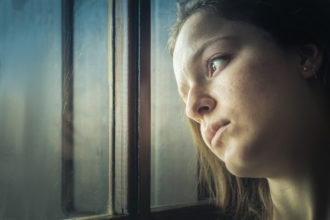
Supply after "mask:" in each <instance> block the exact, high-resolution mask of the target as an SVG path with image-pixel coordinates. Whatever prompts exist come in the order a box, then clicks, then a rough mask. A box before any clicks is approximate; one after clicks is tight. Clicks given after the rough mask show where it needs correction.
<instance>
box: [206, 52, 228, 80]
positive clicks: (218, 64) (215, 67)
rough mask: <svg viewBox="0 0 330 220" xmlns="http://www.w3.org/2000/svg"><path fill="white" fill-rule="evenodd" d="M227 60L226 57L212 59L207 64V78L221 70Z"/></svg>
mask: <svg viewBox="0 0 330 220" xmlns="http://www.w3.org/2000/svg"><path fill="white" fill-rule="evenodd" d="M228 60H229V58H228V57H225V56H223V57H217V58H214V59H211V60H210V61H209V62H208V71H209V72H208V74H209V76H210V77H211V76H212V75H213V73H215V72H217V71H219V70H221V69H223V68H224V65H225V64H226V62H227V61H228Z"/></svg>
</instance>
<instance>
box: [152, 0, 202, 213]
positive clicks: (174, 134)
mask: <svg viewBox="0 0 330 220" xmlns="http://www.w3.org/2000/svg"><path fill="white" fill-rule="evenodd" d="M175 19H176V1H175V0H171V1H163V0H152V1H151V112H152V114H151V121H152V125H151V128H152V129H151V136H152V137H151V138H152V139H151V143H152V145H151V146H152V149H151V205H152V207H159V206H168V205H169V206H172V205H178V204H180V205H183V204H188V203H194V202H197V157H196V150H195V146H194V143H193V141H192V140H193V138H192V135H191V134H190V131H189V127H188V123H187V120H186V117H185V116H184V106H183V103H182V101H181V100H180V98H179V95H178V92H177V88H176V82H175V78H174V73H173V69H172V61H171V57H170V55H169V52H168V49H167V39H168V36H169V30H170V26H171V25H172V24H173V23H174V22H175Z"/></svg>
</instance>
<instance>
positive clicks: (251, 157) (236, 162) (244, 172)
mask: <svg viewBox="0 0 330 220" xmlns="http://www.w3.org/2000/svg"><path fill="white" fill-rule="evenodd" d="M257 155H258V154H251V152H244V151H241V152H227V154H226V155H225V157H224V163H225V165H226V168H227V170H228V171H229V172H230V173H231V174H232V175H234V176H237V177H250V178H258V177H261V168H262V167H263V166H262V165H261V164H260V163H258V161H259V160H258V159H257V158H256V157H257Z"/></svg>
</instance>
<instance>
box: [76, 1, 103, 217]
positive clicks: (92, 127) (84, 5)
mask: <svg viewBox="0 0 330 220" xmlns="http://www.w3.org/2000/svg"><path fill="white" fill-rule="evenodd" d="M107 37H108V1H107V0H76V1H75V5H74V54H73V57H74V61H73V63H74V68H73V69H74V76H73V78H74V105H73V106H74V128H75V132H74V134H75V135H74V142H75V144H74V151H75V152H74V175H75V176H74V181H75V182H74V189H75V192H74V201H75V208H76V209H77V210H81V211H85V212H86V211H89V212H92V213H102V212H105V211H106V210H107V208H108V197H109V195H108V193H109V86H108V63H107V62H108V45H107V41H108V38H107Z"/></svg>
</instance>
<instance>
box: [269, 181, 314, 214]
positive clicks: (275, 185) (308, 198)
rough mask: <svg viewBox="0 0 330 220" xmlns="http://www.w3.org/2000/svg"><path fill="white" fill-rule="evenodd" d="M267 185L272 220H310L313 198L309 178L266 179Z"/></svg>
mask: <svg viewBox="0 0 330 220" xmlns="http://www.w3.org/2000/svg"><path fill="white" fill-rule="evenodd" d="M268 183H269V188H270V194H271V198H272V202H273V214H274V220H278V219H282V220H285V219H290V220H291V219H292V220H294V219H299V220H311V219H312V216H313V213H314V210H315V196H314V192H313V190H312V183H311V179H310V178H308V177H296V178H291V179H280V178H278V179H268ZM297 210H299V211H297Z"/></svg>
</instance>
